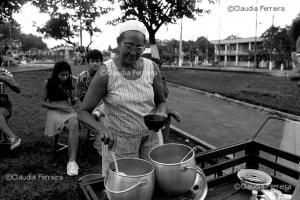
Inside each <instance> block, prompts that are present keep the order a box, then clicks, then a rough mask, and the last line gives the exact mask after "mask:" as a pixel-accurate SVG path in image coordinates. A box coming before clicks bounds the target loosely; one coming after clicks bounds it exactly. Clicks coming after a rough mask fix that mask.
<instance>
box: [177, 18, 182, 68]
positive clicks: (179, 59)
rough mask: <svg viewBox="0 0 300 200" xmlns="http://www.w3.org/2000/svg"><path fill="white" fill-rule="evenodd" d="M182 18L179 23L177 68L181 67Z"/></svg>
mask: <svg viewBox="0 0 300 200" xmlns="http://www.w3.org/2000/svg"><path fill="white" fill-rule="evenodd" d="M182 61H183V60H182V18H181V21H180V40H179V58H178V66H179V67H182Z"/></svg>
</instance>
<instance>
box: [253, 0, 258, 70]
mask: <svg viewBox="0 0 300 200" xmlns="http://www.w3.org/2000/svg"><path fill="white" fill-rule="evenodd" d="M257 3H258V0H256V8H257ZM256 42H257V10H256V11H255V40H254V67H256V63H257V47H256Z"/></svg>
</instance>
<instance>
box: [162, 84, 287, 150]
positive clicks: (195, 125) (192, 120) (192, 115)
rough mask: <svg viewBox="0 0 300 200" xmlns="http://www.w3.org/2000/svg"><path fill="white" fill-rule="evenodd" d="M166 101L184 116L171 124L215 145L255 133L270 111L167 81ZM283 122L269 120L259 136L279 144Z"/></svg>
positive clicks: (228, 143) (236, 140) (224, 144)
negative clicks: (167, 94) (178, 121)
mask: <svg viewBox="0 0 300 200" xmlns="http://www.w3.org/2000/svg"><path fill="white" fill-rule="evenodd" d="M168 87H169V90H170V94H169V97H168V102H169V104H170V106H171V107H172V108H174V109H175V110H177V111H178V112H180V113H181V115H182V116H183V121H182V122H181V123H177V122H176V121H175V120H172V122H171V124H172V125H174V126H176V127H178V128H180V129H182V130H184V131H186V132H188V133H190V134H192V135H194V136H196V137H197V138H199V139H201V140H204V141H205V142H207V143H209V144H211V145H213V146H215V147H221V146H227V145H230V144H234V143H237V142H241V141H245V140H247V139H249V138H252V136H254V135H255V133H256V131H257V130H258V129H259V127H260V126H261V124H262V123H263V122H264V120H265V119H266V118H267V117H268V116H269V115H270V113H268V112H265V111H261V110H257V109H254V108H251V107H248V106H244V105H240V104H237V103H234V102H229V101H225V100H222V99H220V98H216V97H214V96H212V95H208V94H204V93H199V92H195V91H191V90H188V89H183V88H179V87H177V86H174V85H169V86H168ZM283 124H284V123H283V122H282V121H278V120H273V121H270V123H268V124H267V125H266V128H264V129H263V130H262V132H261V133H260V134H259V136H258V137H257V139H258V140H260V141H263V142H266V143H268V144H272V145H274V146H279V145H280V142H281V138H282V130H283Z"/></svg>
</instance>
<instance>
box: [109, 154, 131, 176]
mask: <svg viewBox="0 0 300 200" xmlns="http://www.w3.org/2000/svg"><path fill="white" fill-rule="evenodd" d="M110 153H111V156H112V158H113V160H114V164H115V168H116V174H118V175H121V176H127V175H126V174H125V173H124V172H119V168H118V163H117V159H116V154H115V152H113V151H110Z"/></svg>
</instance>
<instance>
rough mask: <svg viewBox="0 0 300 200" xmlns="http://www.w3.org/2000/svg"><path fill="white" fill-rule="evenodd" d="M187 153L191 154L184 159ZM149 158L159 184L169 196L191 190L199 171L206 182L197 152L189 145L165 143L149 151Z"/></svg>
mask: <svg viewBox="0 0 300 200" xmlns="http://www.w3.org/2000/svg"><path fill="white" fill-rule="evenodd" d="M187 154H189V155H188V156H187V157H186V159H184V160H183V161H182V159H183V158H184V157H185V156H186V155H187ZM149 158H150V161H151V162H152V163H153V165H154V167H155V179H156V183H157V185H158V186H159V188H160V189H161V190H162V191H163V192H165V193H166V194H167V195H169V196H174V195H179V194H184V193H187V192H189V191H190V190H191V189H192V187H193V185H194V183H195V180H196V175H197V173H201V176H200V177H201V178H202V179H204V180H203V183H205V184H206V181H205V176H203V172H202V171H201V169H200V170H198V169H199V168H198V167H197V166H196V161H195V153H194V151H193V149H192V148H190V147H189V146H186V145H183V144H176V143H168V144H163V145H160V146H157V147H155V148H153V149H152V150H151V151H150V152H149ZM203 188H205V187H203Z"/></svg>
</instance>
